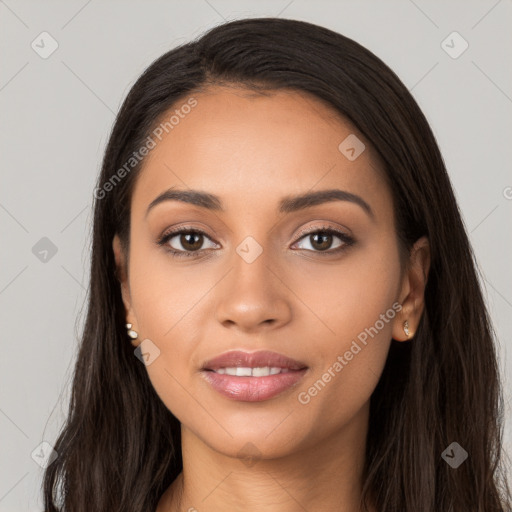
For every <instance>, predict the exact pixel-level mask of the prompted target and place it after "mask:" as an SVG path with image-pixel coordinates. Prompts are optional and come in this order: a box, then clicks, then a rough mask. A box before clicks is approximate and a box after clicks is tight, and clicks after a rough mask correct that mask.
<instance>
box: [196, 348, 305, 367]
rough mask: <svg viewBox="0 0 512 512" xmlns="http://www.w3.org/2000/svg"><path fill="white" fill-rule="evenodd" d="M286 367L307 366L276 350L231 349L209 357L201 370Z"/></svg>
mask: <svg viewBox="0 0 512 512" xmlns="http://www.w3.org/2000/svg"><path fill="white" fill-rule="evenodd" d="M265 366H269V367H271V368H288V369H290V370H302V369H303V368H307V366H306V365H305V364H304V363H302V362H301V361H296V360H295V359H291V358H289V357H286V356H285V355H283V354H279V353H277V352H271V351H269V350H260V351H258V352H244V351H242V350H232V351H230V352H224V353H223V354H221V355H219V356H217V357H214V358H213V359H210V360H209V361H207V362H206V363H204V365H203V367H202V369H203V370H218V369H219V368H234V367H241V368H263V367H265Z"/></svg>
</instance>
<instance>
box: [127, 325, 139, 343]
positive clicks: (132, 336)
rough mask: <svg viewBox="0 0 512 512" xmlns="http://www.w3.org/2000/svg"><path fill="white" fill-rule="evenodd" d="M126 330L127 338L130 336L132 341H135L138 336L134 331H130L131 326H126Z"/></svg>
mask: <svg viewBox="0 0 512 512" xmlns="http://www.w3.org/2000/svg"><path fill="white" fill-rule="evenodd" d="M126 328H127V329H128V336H130V338H131V339H132V340H135V339H137V337H138V336H139V335H138V333H137V332H136V331H133V330H132V324H126Z"/></svg>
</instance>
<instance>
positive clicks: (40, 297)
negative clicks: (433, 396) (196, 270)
mask: <svg viewBox="0 0 512 512" xmlns="http://www.w3.org/2000/svg"><path fill="white" fill-rule="evenodd" d="M262 16H280V17H283V18H292V19H298V20H304V21H309V22H312V23H316V24H318V25H323V26H325V27H327V28H330V29H332V30H335V31H337V32H340V33H342V34H344V35H346V36H348V37H350V38H352V39H355V40H356V41H357V42H359V43H361V44H362V45H363V46H365V47H367V48H368V49H369V50H371V51H372V52H374V53H375V54H376V55H377V56H378V57H380V58H381V59H382V60H383V61H384V62H385V63H386V64H388V65H389V66H390V67H391V68H392V69H393V70H394V71H395V72H396V73H397V74H398V76H399V77H400V78H401V80H402V81H403V82H404V84H405V85H406V86H407V87H408V88H409V90H410V91H411V92H412V94H413V96H414V97H415V99H416V100H417V102H418V103H419V105H420V107H421V108H422V110H423V111H424V112H425V115H426V117H427V119H428V120H429V122H430V124H431V126H432V129H433V131H434V134H435V136H436V138H437V140H438V143H439V145H440V148H441V152H442V154H443V157H444V159H445V162H446V165H447V168H448V172H449V175H450V178H451V180H452V183H453V186H454V189H455V193H456V196H457V199H458V202H459V205H460V208H461V211H462V215H463V218H464V222H465V225H466V228H467V231H468V234H469V237H470V240H471V242H472V244H473V247H474V250H475V253H476V256H477V259H478V261H479V265H480V268H481V271H482V274H483V276H484V278H483V285H484V293H485V297H486V299H487V302H488V305H489V309H490V312H491V316H492V319H493V322H494V325H495V327H496V332H497V334H498V338H499V345H498V353H499V364H500V370H501V372H502V375H504V378H505V393H506V395H505V401H506V428H505V430H506V439H505V441H506V443H505V447H506V449H507V451H508V452H509V453H511V451H512V450H511V445H512V435H511V434H510V431H511V430H512V411H511V402H512V401H511V395H512V393H511V391H512V379H511V377H510V376H511V375H512V271H511V264H510V262H511V261H512V236H511V234H512V230H511V219H512V172H511V163H512V68H511V66H510V62H512V31H511V30H510V27H511V26H512V2H511V0H497V1H496V0H492V1H483V0H478V1H475V0H472V1H467V0H464V1H462V0H459V1H450V2H441V1H437V2H427V1H426V0H414V1H413V0H400V1H387V2H382V1H380V2H379V1H369V0H365V1H361V0H354V1H343V0H342V1H339V0H338V1H334V0H333V1H326V0H316V1H314V2H312V1H309V2H308V1H306V0H291V1H290V0H279V1H261V0H259V1H235V0H231V1H228V0H193V1H188V2H184V1H182V2H178V1H168V0H167V1H151V2H143V1H138V2H135V1H126V0H125V1H121V0H118V1H100V0H89V1H87V0H73V1H66V2H65V1H46V2H39V1H37V0H33V1H30V2H29V1H26V0H25V1H23V0H0V38H1V50H0V51H1V59H0V62H1V68H0V106H1V117H0V119H1V123H0V129H1V134H0V135H1V136H0V145H1V155H2V160H1V169H2V177H1V178H2V181H1V188H0V226H1V241H2V243H1V248H0V251H1V255H2V260H1V266H0V311H1V321H2V322H1V326H0V328H1V330H0V332H1V338H2V352H1V354H2V355H1V358H0V375H1V388H0V439H1V441H0V443H1V448H0V512H7V511H8V512H18V511H20V512H21V511H23V512H25V511H30V512H32V511H40V510H42V505H41V499H40V485H41V478H42V474H43V469H42V468H41V466H40V465H39V464H38V462H37V460H38V454H40V453H42V452H43V453H44V450H46V449H47V445H45V444H41V443H45V442H46V443H49V444H50V445H51V444H52V442H53V441H54V440H55V439H56V435H57V432H58V429H59V427H60V426H61V424H62V422H63V421H64V419H65V413H66V411H67V406H68V400H69V389H70V388H69V386H70V379H71V371H72V369H73V364H74V361H75V357H76V349H77V343H78V339H77V333H78V332H79V331H80V329H81V326H82V323H83V313H84V310H83V309H82V308H83V304H84V300H85V298H86V290H87V284H88V278H89V275H88V272H89V248H90V234H91V233H90V226H91V212H92V210H91V206H92V201H93V188H94V185H95V180H96V177H97V174H98V172H99V169H100V164H101V158H102V155H103V150H104V147H105V143H106V140H107V137H108V134H109V131H110V129H111V126H112V124H113V121H114V117H115V114H116V112H117V110H118V109H119V107H120V104H121V102H122V100H123V99H124V97H125V95H126V93H127V92H128V90H129V88H130V87H131V85H132V84H133V83H134V81H135V80H136V79H137V78H138V77H139V75H140V74H141V72H142V71H143V70H144V69H145V68H146V67H147V66H148V65H149V64H150V63H151V62H152V61H153V60H154V59H155V58H157V57H159V56H160V55H162V54H163V53H164V52H166V51H168V50H169V49H171V48H173V47H175V46H177V45H179V44H181V43H183V42H186V41H188V40H190V39H192V38H195V37H197V36H199V35H200V34H202V33H203V32H204V31H205V30H207V29H209V28H211V27H213V26H215V25H217V24H219V23H222V22H224V21H225V20H232V19H238V18H243V17H262ZM454 33H455V34H454ZM81 313H82V316H80V314H81ZM464 420H465V419H464V418H461V421H464ZM507 431H508V432H507Z"/></svg>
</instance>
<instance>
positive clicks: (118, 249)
mask: <svg viewBox="0 0 512 512" xmlns="http://www.w3.org/2000/svg"><path fill="white" fill-rule="evenodd" d="M112 249H113V251H114V257H115V261H116V277H117V280H118V281H119V284H120V286H121V296H122V298H123V304H124V307H125V314H126V323H130V324H132V330H134V331H137V320H136V318H135V313H134V312H133V308H132V301H131V295H130V285H129V282H128V262H127V258H126V254H125V252H124V250H123V247H122V245H121V239H120V238H119V235H117V234H116V235H115V236H114V238H113V240H112ZM131 343H132V345H133V346H134V347H137V346H138V345H139V344H140V342H139V341H138V340H137V339H135V340H132V342H131Z"/></svg>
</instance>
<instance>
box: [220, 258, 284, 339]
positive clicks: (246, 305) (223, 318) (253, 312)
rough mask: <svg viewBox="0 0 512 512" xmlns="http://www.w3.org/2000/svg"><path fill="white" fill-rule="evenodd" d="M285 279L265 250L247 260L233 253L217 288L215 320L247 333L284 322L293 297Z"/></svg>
mask: <svg viewBox="0 0 512 512" xmlns="http://www.w3.org/2000/svg"><path fill="white" fill-rule="evenodd" d="M285 282H286V277H285V276H284V275H283V272H282V271H281V270H280V268H279V267H278V266H276V265H275V264H273V263H272V261H271V259H270V258H268V257H267V255H266V253H265V251H263V253H262V254H261V255H260V256H258V258H256V259H255V260H254V261H252V262H250V263H248V262H247V261H246V260H244V259H243V258H242V257H240V256H239V255H238V254H236V253H235V255H234V257H233V261H232V266H231V270H230V272H229V274H228V275H227V276H226V278H225V279H224V280H223V283H222V284H221V286H220V287H219V289H218V290H217V293H218V301H217V307H216V312H215V315H216V318H217V321H218V322H220V323H221V324H222V325H223V326H224V327H227V328H230V329H238V330H240V331H242V332H246V333H250V332H258V331H261V330H266V329H271V328H273V329H276V328H278V327H281V326H283V325H285V324H286V323H288V322H289V321H290V319H291V316H292V309H291V299H292V297H293V293H292V292H291V290H290V289H289V288H288V287H287V286H286V285H285Z"/></svg>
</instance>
